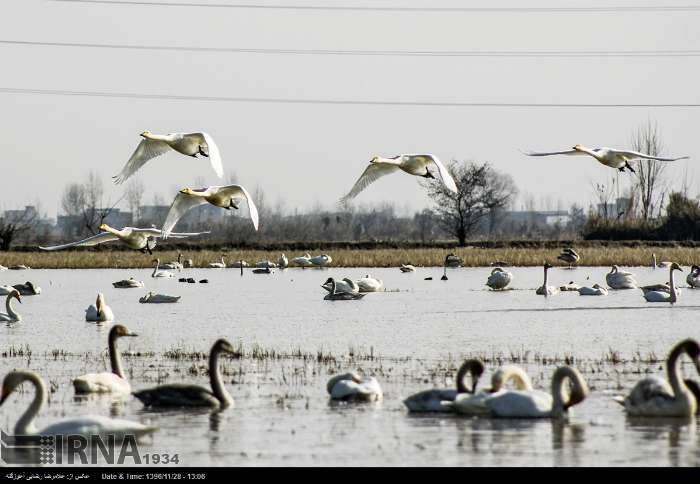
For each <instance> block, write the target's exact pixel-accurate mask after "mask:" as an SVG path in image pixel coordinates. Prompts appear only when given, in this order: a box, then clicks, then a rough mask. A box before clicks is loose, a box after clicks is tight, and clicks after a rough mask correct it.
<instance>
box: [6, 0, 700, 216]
mask: <svg viewBox="0 0 700 484" xmlns="http://www.w3.org/2000/svg"><path fill="white" fill-rule="evenodd" d="M189 1H190V3H193V2H192V0H189ZM217 1H220V3H235V0H217ZM194 3H197V2H194ZM201 3H205V2H201ZM209 3H213V2H212V1H209ZM248 3H250V2H248ZM258 3H260V2H258ZM269 3H273V2H272V0H269ZM274 3H275V4H284V3H287V4H292V5H303V4H306V5H308V4H316V5H319V4H323V5H359V4H360V3H358V2H356V0H337V1H336V2H329V1H327V0H313V1H312V0H293V1H290V0H287V1H286V2H283V1H281V0H275V1H274ZM378 4H379V3H378V2H367V3H365V5H378ZM610 4H611V3H610V2H602V3H597V4H594V3H591V2H583V1H571V2H550V3H547V2H534V0H531V3H530V2H529V3H527V5H528V6H547V5H557V6H581V5H586V6H590V5H610ZM613 4H614V3H613ZM617 4H619V5H624V4H625V3H622V2H619V3H617ZM381 5H408V6H421V5H422V6H425V5H429V6H438V5H439V6H454V5H463V4H462V3H461V2H452V3H450V2H448V1H446V0H440V1H437V0H436V1H431V2H427V1H423V2H417V1H403V2H393V3H392V2H390V1H388V0H387V1H386V2H382V3H381ZM470 5H471V3H470ZM483 5H488V6H507V5H524V3H523V2H510V3H508V2H498V3H496V2H484V3H483ZM635 5H663V3H661V2H660V0H657V2H646V3H645V2H644V1H641V0H640V1H639V2H635ZM699 20H700V12H697V11H696V12H692V11H691V12H688V11H685V12H639V13H637V12H613V13H580V12H579V13H536V14H533V13H530V14H523V13H473V12H472V13H455V12H450V13H446V12H422V13H416V12H367V11H363V12H362V11H361V12H357V11H307V10H303V11H299V10H296V11H294V10H244V9H230V8H203V7H163V6H133V5H132V6H124V5H94V4H79V3H62V2H52V1H43V0H23V1H12V2H7V5H4V8H3V15H2V16H0V32H1V33H0V40H24V41H52V42H80V43H90V42H94V43H111V44H140V45H168V46H171V45H172V46H190V47H192V46H199V47H241V48H290V49H341V50H357V49H359V50H362V49H368V50H401V51H411V50H413V51H415V50H423V51H425V50H434V51H449V50H452V51H457V50H518V49H522V50H550V51H551V50H606V49H611V50H666V49H670V50H686V49H700V43H699V42H698V40H699V37H700V30H699V29H698V28H697V25H698V21H699ZM0 61H1V65H2V77H1V78H0V88H31V89H40V90H47V89H49V90H70V91H100V92H122V93H123V92H129V93H140V94H175V95H185V96H189V95H194V96H225V97H239V98H285V99H309V98H311V99H342V100H376V101H428V102H441V101H446V102H514V103H698V102H700V96H699V95H698V89H699V88H698V73H699V72H700V69H699V68H698V67H699V66H700V57H653V58H649V57H645V58H607V59H605V58H603V59H601V58H592V59H591V58H584V59H581V58H578V59H568V58H508V57H497V58H474V57H420V58H416V57H390V56H329V55H323V56H321V55H278V54H275V55H270V54H264V55H263V54H239V53H196V54H194V53H188V52H154V51H146V50H115V49H88V48H69V47H43V46H41V47H39V46H21V45H0ZM698 115H700V109H699V108H606V109H592V108H504V107H415V106H414V107H397V106H366V105H356V106H351V105H314V104H277V103H240V102H211V101H166V100H143V99H113V98H100V97H76V96H57V95H37V94H17V93H2V92H0V132H1V133H2V135H1V136H0V164H1V166H2V168H3V170H2V174H0V209H3V208H4V209H7V208H14V207H18V206H22V205H24V204H25V203H33V202H35V201H36V200H40V201H41V203H42V207H43V209H44V210H46V211H47V212H48V214H49V216H52V217H53V216H55V215H56V211H57V209H58V207H59V201H60V196H61V193H62V191H63V188H64V186H65V185H66V184H67V183H68V182H71V181H82V180H83V179H84V178H85V176H86V175H87V173H88V172H89V171H90V170H94V171H96V172H98V173H99V174H100V175H101V176H102V177H103V179H104V182H105V186H107V188H108V192H107V194H108V195H109V196H110V197H111V199H112V200H115V199H117V198H119V197H120V196H121V194H122V190H123V188H122V187H116V186H114V185H111V179H110V177H111V176H112V175H115V174H117V173H118V172H119V171H120V170H121V168H122V166H123V164H124V163H125V162H126V160H127V159H128V158H129V156H130V155H131V153H132V152H133V150H134V148H135V147H136V145H137V144H138V142H139V141H140V138H139V136H138V134H139V133H140V132H142V131H143V130H145V129H148V130H150V131H152V132H154V133H168V132H183V131H207V132H209V133H210V134H211V135H212V136H213V137H214V139H215V140H216V141H217V143H218V145H219V148H220V150H221V153H222V157H223V161H224V170H225V171H226V172H228V173H230V172H235V173H236V174H237V176H238V178H239V181H240V182H241V183H242V184H244V185H245V186H246V187H248V188H249V189H251V190H253V189H255V187H256V186H258V185H259V186H261V187H262V188H263V189H264V191H265V195H266V199H267V202H268V203H275V202H276V201H277V200H278V199H283V200H285V201H286V206H287V208H288V209H292V208H295V207H296V208H299V209H300V210H308V209H311V208H312V207H313V206H314V205H315V204H316V203H317V202H320V203H321V204H323V205H324V206H326V207H329V208H330V207H332V206H333V204H334V202H335V201H336V200H337V199H338V198H339V197H340V196H342V195H343V194H345V193H346V192H347V191H348V190H349V189H350V187H351V186H352V184H353V182H354V181H355V179H356V178H357V177H358V176H359V175H360V173H361V172H362V170H364V168H365V165H366V163H367V161H368V160H369V159H370V158H371V157H372V156H373V155H374V154H380V155H385V156H392V155H395V154H398V153H415V152H428V153H434V154H436V155H437V156H439V157H440V158H441V159H443V160H444V161H448V160H450V159H451V158H456V159H465V160H466V159H474V160H480V161H490V162H491V163H492V164H493V165H494V166H495V167H496V168H497V169H499V170H501V171H504V172H507V173H509V174H511V175H512V177H513V178H514V180H515V183H516V185H517V186H518V187H519V188H520V190H521V192H526V193H530V194H533V195H534V196H535V197H536V198H537V199H545V198H549V199H551V200H553V201H554V203H556V201H557V200H561V201H562V202H563V204H564V206H565V208H568V205H569V204H570V203H573V202H578V203H579V204H583V205H586V206H587V205H588V203H589V202H590V201H591V199H592V189H591V182H600V181H604V180H606V179H608V178H609V177H610V176H614V171H613V170H611V169H609V168H606V167H604V166H602V165H600V164H598V163H597V162H595V161H594V160H592V159H589V158H586V157H555V158H546V159H545V158H527V157H525V156H523V155H521V154H520V152H519V151H518V150H519V149H537V150H552V149H567V148H570V147H571V146H573V145H574V144H576V143H581V144H585V145H588V146H611V147H626V146H627V145H628V144H629V138H630V134H631V132H632V130H633V129H634V128H636V127H637V126H638V125H639V124H641V123H643V122H645V121H646V120H647V119H653V120H655V121H657V122H658V124H659V127H660V128H661V130H662V133H663V138H664V142H665V146H666V147H667V152H668V154H673V155H690V156H691V157H692V158H691V160H690V161H688V162H686V161H679V162H675V163H674V164H673V166H672V167H670V168H669V170H668V174H669V176H670V177H671V179H672V180H675V181H676V182H680V179H681V178H682V176H683V174H684V171H685V170H686V169H687V170H688V173H689V175H690V176H691V177H692V180H693V184H692V188H691V193H693V194H695V193H697V192H700V176H698V170H697V169H696V168H695V167H696V166H697V164H698V163H700V147H699V145H698V143H697V139H698V130H699V129H700V123H698ZM136 176H137V177H138V178H139V179H140V180H142V181H143V182H144V183H145V184H146V186H147V194H146V197H145V201H146V202H149V203H150V202H151V201H152V200H153V195H154V193H160V194H161V195H163V196H164V197H165V198H167V199H170V198H171V197H172V196H173V195H174V193H175V190H176V189H178V188H181V187H183V186H188V185H192V183H193V182H194V180H195V179H196V178H197V177H201V178H202V179H203V180H204V182H206V183H207V184H220V180H219V179H218V178H217V177H216V176H215V174H214V173H213V171H212V170H211V168H210V167H209V165H208V163H207V162H206V161H195V160H192V159H187V158H185V157H182V156H181V155H177V154H175V153H173V154H168V155H165V156H163V157H161V158H158V159H155V160H153V161H151V162H149V163H148V164H147V165H146V166H145V168H144V169H142V170H141V171H140V172H139V173H138V174H137V175H136ZM627 176H628V175H627V174H625V177H627ZM385 200H386V201H393V202H395V203H396V204H397V205H398V206H399V207H404V209H406V210H419V209H422V208H423V207H427V206H429V200H428V199H427V198H426V196H425V194H424V192H423V190H421V188H420V186H419V185H418V183H417V181H416V179H414V178H412V177H409V176H408V175H404V174H402V173H399V174H397V175H393V176H390V177H387V178H385V179H382V180H380V181H378V182H376V183H375V184H373V185H371V186H370V187H369V188H367V189H366V190H365V191H364V192H363V193H361V194H360V195H359V196H358V198H357V202H360V203H367V204H374V203H379V202H381V201H385ZM168 202H169V200H168Z"/></svg>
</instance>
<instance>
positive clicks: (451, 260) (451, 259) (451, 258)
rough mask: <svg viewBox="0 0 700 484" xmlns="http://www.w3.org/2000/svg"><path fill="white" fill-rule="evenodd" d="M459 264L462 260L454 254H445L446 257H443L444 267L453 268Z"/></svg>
mask: <svg viewBox="0 0 700 484" xmlns="http://www.w3.org/2000/svg"><path fill="white" fill-rule="evenodd" d="M460 264H462V260H461V259H460V258H459V257H457V256H456V255H454V254H447V257H445V264H444V265H445V267H450V268H452V269H455V268H457V267H459V266H460Z"/></svg>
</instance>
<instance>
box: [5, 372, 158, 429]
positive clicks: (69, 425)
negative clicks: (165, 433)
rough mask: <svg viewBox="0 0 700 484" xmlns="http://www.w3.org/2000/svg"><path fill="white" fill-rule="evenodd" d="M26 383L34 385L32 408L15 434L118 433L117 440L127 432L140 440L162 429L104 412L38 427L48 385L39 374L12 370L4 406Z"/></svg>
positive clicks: (6, 386) (23, 415)
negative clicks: (37, 421) (112, 416)
mask: <svg viewBox="0 0 700 484" xmlns="http://www.w3.org/2000/svg"><path fill="white" fill-rule="evenodd" d="M24 382H29V383H31V384H32V385H34V399H33V400H32V403H31V404H30V405H29V408H27V410H26V411H25V412H24V413H23V414H22V416H21V417H20V418H19V420H17V423H16V424H15V432H14V433H15V435H47V436H48V435H83V436H90V435H100V436H103V437H105V436H108V435H114V437H115V440H121V439H123V438H124V437H125V436H127V435H133V436H134V437H136V438H137V439H138V438H140V437H142V436H144V435H147V434H150V433H152V432H154V431H156V430H158V428H157V427H153V426H149V425H143V424H140V423H138V422H132V421H130V420H123V419H116V418H109V417H103V416H101V415H85V416H82V417H73V418H66V419H62V420H59V421H57V422H54V423H53V424H51V425H49V426H48V427H44V428H43V429H41V430H37V428H36V427H35V425H34V420H35V419H36V416H37V414H38V413H39V411H40V410H41V407H42V406H43V405H44V402H45V401H46V386H45V385H44V381H43V380H42V379H41V377H40V376H39V375H37V374H36V373H34V372H33V371H26V370H15V371H12V372H10V373H8V374H7V375H6V376H5V379H4V380H3V382H2V398H0V405H2V404H3V403H5V401H7V399H8V397H9V396H10V394H11V393H12V392H14V391H15V390H16V389H17V388H18V387H19V386H20V385H21V384H22V383H24Z"/></svg>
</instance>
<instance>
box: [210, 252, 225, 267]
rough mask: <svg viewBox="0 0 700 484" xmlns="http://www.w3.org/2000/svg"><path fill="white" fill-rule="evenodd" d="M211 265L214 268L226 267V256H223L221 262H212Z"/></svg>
mask: <svg viewBox="0 0 700 484" xmlns="http://www.w3.org/2000/svg"><path fill="white" fill-rule="evenodd" d="M209 267H211V268H212V269H225V268H226V261H225V260H224V256H223V255H222V256H221V262H210V263H209Z"/></svg>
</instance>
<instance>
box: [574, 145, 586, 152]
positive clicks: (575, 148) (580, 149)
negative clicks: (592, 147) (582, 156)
mask: <svg viewBox="0 0 700 484" xmlns="http://www.w3.org/2000/svg"><path fill="white" fill-rule="evenodd" d="M572 149H574V150H576V151H583V150H584V149H585V148H584V147H583V145H574V147H573V148H572Z"/></svg>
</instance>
